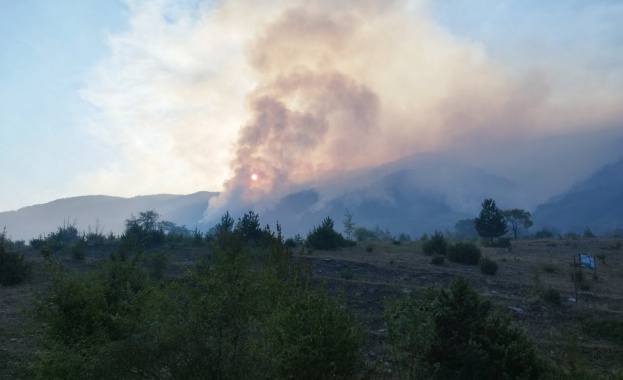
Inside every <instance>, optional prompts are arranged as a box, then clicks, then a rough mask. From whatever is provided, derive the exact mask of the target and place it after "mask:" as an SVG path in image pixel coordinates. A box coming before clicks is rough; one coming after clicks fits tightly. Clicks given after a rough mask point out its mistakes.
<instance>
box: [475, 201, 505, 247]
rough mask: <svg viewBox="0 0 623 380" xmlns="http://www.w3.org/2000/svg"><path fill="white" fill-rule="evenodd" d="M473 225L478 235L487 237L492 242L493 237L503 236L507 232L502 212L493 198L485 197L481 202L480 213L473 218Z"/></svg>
mask: <svg viewBox="0 0 623 380" xmlns="http://www.w3.org/2000/svg"><path fill="white" fill-rule="evenodd" d="M474 227H476V231H478V235H479V236H480V237H482V238H489V242H490V243H493V238H497V237H500V236H503V235H504V234H506V233H507V232H508V226H507V225H506V219H505V218H504V214H503V213H502V210H500V209H499V208H498V206H496V204H495V201H494V200H493V199H485V200H484V202H482V210H481V211H480V215H479V216H478V217H477V218H476V219H474Z"/></svg>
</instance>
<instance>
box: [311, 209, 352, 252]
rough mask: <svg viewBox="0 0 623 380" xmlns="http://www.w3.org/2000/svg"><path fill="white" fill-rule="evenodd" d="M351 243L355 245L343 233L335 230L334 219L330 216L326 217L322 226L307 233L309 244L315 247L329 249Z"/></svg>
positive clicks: (346, 245)
mask: <svg viewBox="0 0 623 380" xmlns="http://www.w3.org/2000/svg"><path fill="white" fill-rule="evenodd" d="M350 245H353V242H351V241H349V240H346V239H344V237H343V236H342V234H340V233H339V232H336V231H335V229H334V228H333V220H332V219H331V218H329V217H327V218H325V219H324V220H323V221H322V223H321V224H320V226H318V227H314V229H313V230H312V231H310V232H309V234H308V235H307V246H309V247H310V248H314V249H323V250H328V249H337V248H340V247H348V246H350Z"/></svg>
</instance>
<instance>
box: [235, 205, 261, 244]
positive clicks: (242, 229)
mask: <svg viewBox="0 0 623 380" xmlns="http://www.w3.org/2000/svg"><path fill="white" fill-rule="evenodd" d="M234 231H235V232H238V233H240V234H242V239H243V240H244V241H245V242H246V243H250V242H255V243H257V242H258V241H259V240H260V239H261V238H262V229H261V228H260V216H259V215H258V214H256V213H255V212H253V211H249V212H247V213H246V214H244V216H243V217H242V219H240V218H238V223H237V224H236V229H235V230H234Z"/></svg>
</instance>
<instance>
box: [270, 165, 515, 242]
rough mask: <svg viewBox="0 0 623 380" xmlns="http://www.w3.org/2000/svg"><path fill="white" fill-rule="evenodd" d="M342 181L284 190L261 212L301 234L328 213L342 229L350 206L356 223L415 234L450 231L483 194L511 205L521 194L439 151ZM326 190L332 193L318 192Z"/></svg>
mask: <svg viewBox="0 0 623 380" xmlns="http://www.w3.org/2000/svg"><path fill="white" fill-rule="evenodd" d="M342 181H343V182H344V183H338V184H319V185H318V188H317V189H307V190H304V191H301V192H298V193H295V194H291V195H288V196H286V197H284V198H283V199H282V200H281V202H279V203H278V204H277V206H276V207H275V208H274V209H273V210H271V211H268V212H266V213H265V214H264V215H262V216H266V219H265V220H279V221H285V220H287V221H288V223H283V222H282V227H283V230H284V232H285V233H286V235H290V234H294V233H301V234H302V235H303V236H305V234H306V233H307V232H308V231H309V230H310V229H311V228H312V226H313V225H318V224H320V222H321V221H322V219H324V218H325V217H327V216H330V217H331V218H332V219H333V220H334V222H335V227H336V229H337V230H338V231H341V230H342V221H343V220H344V214H345V212H346V209H348V210H349V212H350V213H351V214H353V215H354V218H353V221H354V222H355V223H356V224H357V226H362V227H366V228H374V227H375V226H377V225H378V226H379V227H381V228H382V229H385V228H387V229H389V230H390V231H391V232H392V233H394V234H398V233H408V234H410V235H411V236H412V237H419V236H420V235H421V234H423V233H425V232H432V231H434V230H435V229H439V230H442V231H443V230H445V229H450V230H452V229H453V227H454V224H455V223H456V222H457V221H458V220H460V219H464V218H473V217H475V216H477V215H478V213H479V212H480V208H481V204H482V201H483V200H484V199H485V198H494V199H496V200H497V201H498V204H499V205H500V207H511V206H513V205H514V204H516V202H517V200H518V199H521V197H522V191H521V189H520V188H519V187H518V186H517V185H516V184H514V183H513V182H511V181H509V180H507V179H505V178H502V177H499V176H495V175H491V174H488V173H486V172H485V171H484V170H481V169H478V168H474V167H471V166H468V165H464V164H462V163H460V162H458V161H455V160H452V159H448V158H446V157H444V156H441V155H437V154H417V155H413V156H409V157H407V158H404V159H401V160H398V161H395V162H392V163H389V164H387V165H383V166H380V167H377V168H374V169H372V170H364V171H359V172H354V173H350V174H345V175H344V176H343V179H342ZM332 186H333V187H339V188H340V190H339V191H337V190H334V189H332ZM326 193H329V194H334V195H331V196H323V195H322V194H326ZM513 207H514V206H513Z"/></svg>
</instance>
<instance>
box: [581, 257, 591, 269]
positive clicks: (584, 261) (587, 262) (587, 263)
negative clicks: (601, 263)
mask: <svg viewBox="0 0 623 380" xmlns="http://www.w3.org/2000/svg"><path fill="white" fill-rule="evenodd" d="M580 267H582V268H586V269H595V258H594V257H593V256H589V255H584V254H582V253H580Z"/></svg>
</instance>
